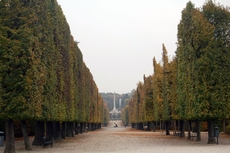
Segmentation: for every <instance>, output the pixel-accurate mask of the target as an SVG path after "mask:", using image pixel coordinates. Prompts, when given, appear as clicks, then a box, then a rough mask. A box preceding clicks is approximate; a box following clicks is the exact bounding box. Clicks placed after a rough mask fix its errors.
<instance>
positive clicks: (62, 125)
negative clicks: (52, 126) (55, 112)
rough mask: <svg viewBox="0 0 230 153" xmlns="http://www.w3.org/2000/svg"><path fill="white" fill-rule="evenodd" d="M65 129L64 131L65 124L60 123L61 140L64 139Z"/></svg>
mask: <svg viewBox="0 0 230 153" xmlns="http://www.w3.org/2000/svg"><path fill="white" fill-rule="evenodd" d="M65 129H66V128H65V122H62V123H61V138H62V139H65V135H66V134H65Z"/></svg>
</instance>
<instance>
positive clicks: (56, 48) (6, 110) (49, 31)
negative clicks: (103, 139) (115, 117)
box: [0, 0, 109, 153]
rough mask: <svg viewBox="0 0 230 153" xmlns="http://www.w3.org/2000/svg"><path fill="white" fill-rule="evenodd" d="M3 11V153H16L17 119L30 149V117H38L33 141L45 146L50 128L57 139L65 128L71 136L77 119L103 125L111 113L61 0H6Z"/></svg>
mask: <svg viewBox="0 0 230 153" xmlns="http://www.w3.org/2000/svg"><path fill="white" fill-rule="evenodd" d="M0 10H1V11H0V31H1V32H0V109H1V111H0V119H1V120H5V121H6V122H5V125H6V128H5V130H6V132H5V133H6V147H5V151H4V153H14V152H15V144H14V127H13V121H14V120H17V121H21V123H22V128H23V134H24V138H25V145H26V149H31V147H30V144H29V141H28V137H27V131H26V121H36V132H35V139H34V141H33V145H42V144H43V136H44V133H45V132H46V137H47V138H54V139H58V138H61V133H60V132H59V131H60V129H62V132H64V134H62V136H65V135H67V136H71V135H72V134H73V130H74V129H73V127H74V126H73V124H74V123H77V125H80V127H82V129H84V126H86V124H89V125H88V126H89V128H98V127H100V124H101V123H102V122H103V120H108V116H109V115H108V112H109V111H108V109H107V108H106V107H105V105H104V102H103V100H102V98H101V96H100V95H99V93H98V88H97V86H96V84H95V82H94V80H93V76H92V74H91V72H90V70H89V69H88V68H87V66H86V64H85V63H84V61H83V56H82V53H81V51H80V49H79V48H78V43H77V42H75V41H74V38H73V37H72V36H71V32H70V29H69V25H68V23H67V21H66V18H65V16H64V15H63V12H62V9H61V7H60V6H59V5H58V3H57V1H56V0H45V1H35V0H13V1H12V0H2V1H0ZM44 122H45V123H46V128H45V129H46V131H44ZM61 126H62V128H61ZM75 127H78V126H75ZM65 129H66V130H65ZM66 131H67V133H66V134H65V132H66Z"/></svg>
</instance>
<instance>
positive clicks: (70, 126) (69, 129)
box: [66, 122, 74, 137]
mask: <svg viewBox="0 0 230 153" xmlns="http://www.w3.org/2000/svg"><path fill="white" fill-rule="evenodd" d="M66 128H67V133H66V137H74V134H73V122H67V123H66Z"/></svg>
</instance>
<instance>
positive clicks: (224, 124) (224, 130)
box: [223, 119, 226, 134]
mask: <svg viewBox="0 0 230 153" xmlns="http://www.w3.org/2000/svg"><path fill="white" fill-rule="evenodd" d="M225 127H226V122H225V119H224V120H223V132H224V134H226V128H225Z"/></svg>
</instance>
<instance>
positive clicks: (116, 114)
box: [110, 92, 121, 120]
mask: <svg viewBox="0 0 230 153" xmlns="http://www.w3.org/2000/svg"><path fill="white" fill-rule="evenodd" d="M110 119H111V120H119V119H121V111H119V110H117V109H116V101H115V92H114V97H113V110H111V111H110Z"/></svg>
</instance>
